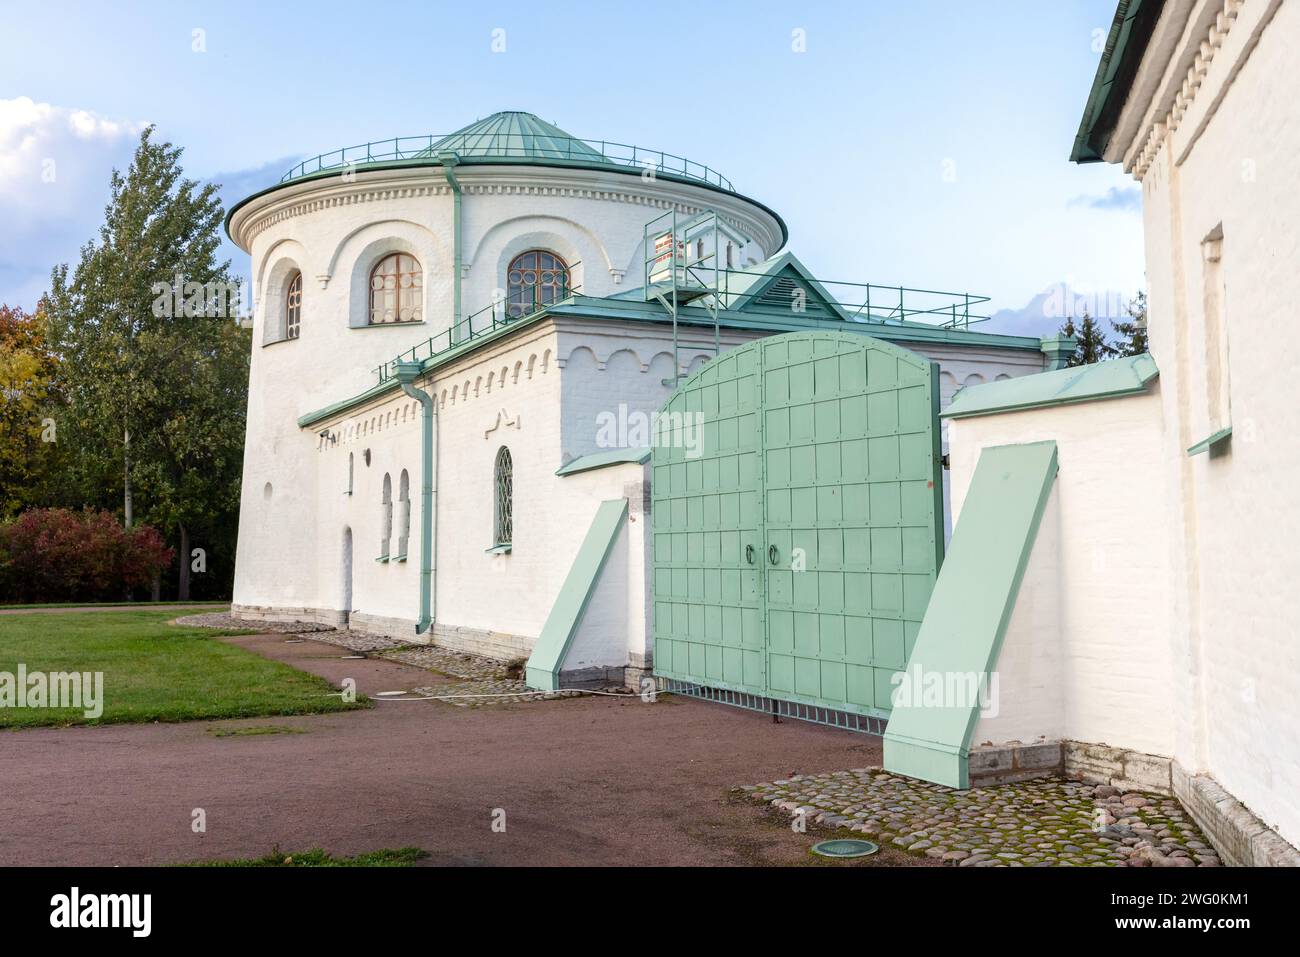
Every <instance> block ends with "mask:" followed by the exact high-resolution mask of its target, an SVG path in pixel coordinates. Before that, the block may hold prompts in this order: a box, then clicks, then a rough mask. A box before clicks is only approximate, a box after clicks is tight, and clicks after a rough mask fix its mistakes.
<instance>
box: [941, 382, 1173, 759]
mask: <svg viewBox="0 0 1300 957" xmlns="http://www.w3.org/2000/svg"><path fill="white" fill-rule="evenodd" d="M1161 422H1162V415H1161V396H1160V387H1159V386H1155V387H1154V388H1153V390H1152V391H1151V392H1150V393H1148V394H1144V395H1139V396H1134V397H1129V398H1123V399H1112V400H1108V401H1101V402H1088V403H1082V404H1079V405H1073V406H1052V407H1048V408H1044V409H1037V410H1026V411H1021V412H1008V413H1004V414H999V415H985V416H975V417H971V418H963V419H954V420H952V421H950V423H949V429H950V432H949V435H950V442H951V452H950V455H951V461H952V473H951V474H952V484H953V492H952V495H953V508H954V513H955V516H956V522H957V524H958V526H960V523H961V509H962V506H963V504H964V502H965V498H966V492H967V490H968V488H969V486H970V480H971V477H972V475H973V474H974V470H975V466H976V464H977V462H978V460H979V453H980V451H981V450H982V449H984V448H988V447H991V446H997V445H1013V444H1022V443H1028V442H1040V441H1043V440H1047V439H1051V440H1054V441H1055V442H1056V445H1057V464H1058V467H1059V472H1058V474H1057V476H1056V482H1055V487H1054V490H1053V493H1052V495H1053V498H1052V500H1051V502H1050V503H1049V508H1048V509H1047V511H1046V512H1045V514H1044V516H1043V521H1042V525H1041V526H1040V529H1039V536H1038V540H1037V541H1036V543H1035V545H1034V548H1033V551H1032V552H1031V557H1030V564H1029V565H1028V566H1027V569H1026V575H1025V580H1024V582H1023V583H1022V585H1021V589H1020V598H1019V599H1018V600H1017V604H1016V608H1015V611H1014V613H1013V616H1012V619H1011V621H1010V623H1009V626H1008V630H1007V635H1006V638H1005V641H1004V644H1003V648H1002V654H1001V656H1000V657H999V660H998V663H997V668H998V671H999V673H1000V676H999V687H1000V693H1001V694H1002V695H1003V696H1004V697H1005V699H1006V704H1007V707H1006V708H1005V709H1004V711H1003V713H1002V716H1001V717H1000V718H998V719H994V720H989V719H984V720H982V721H981V723H980V724H979V725H977V727H976V735H975V738H974V739H973V740H974V742H975V743H977V744H979V743H984V742H986V741H992V743H994V744H1000V743H1003V742H1005V741H1008V740H1012V739H1019V740H1021V741H1026V742H1027V741H1033V740H1036V739H1037V738H1038V737H1040V736H1045V737H1048V738H1062V737H1064V738H1068V739H1071V740H1077V741H1088V742H1097V743H1105V744H1108V745H1111V746H1112V747H1119V748H1129V749H1133V750H1137V751H1142V752H1146V753H1151V754H1160V755H1170V754H1172V753H1173V747H1174V722H1175V716H1174V704H1175V698H1174V692H1173V688H1174V680H1173V671H1174V661H1173V655H1172V651H1171V647H1170V633H1169V624H1168V613H1167V609H1168V606H1169V600H1170V594H1171V590H1172V583H1171V578H1172V575H1171V570H1170V564H1169V554H1168V550H1167V549H1166V548H1165V542H1167V540H1168V535H1169V531H1168V528H1169V505H1168V502H1167V500H1166V498H1165V496H1164V494H1163V488H1162V484H1161V478H1162V475H1163V471H1164V463H1163V456H1162V451H1161V441H1160V440H1161ZM1054 646H1055V647H1054ZM1053 660H1055V661H1059V675H1058V677H1057V679H1056V680H1055V681H1054V682H1052V681H1050V680H1048V676H1049V675H1050V672H1051V665H1050V662H1051V661H1053ZM1026 682H1028V683H1027V684H1026Z"/></svg>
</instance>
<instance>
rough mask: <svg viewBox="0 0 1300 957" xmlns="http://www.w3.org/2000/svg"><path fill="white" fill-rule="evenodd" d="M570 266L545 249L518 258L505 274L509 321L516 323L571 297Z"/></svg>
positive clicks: (530, 251)
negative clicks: (515, 321) (547, 306)
mask: <svg viewBox="0 0 1300 957" xmlns="http://www.w3.org/2000/svg"><path fill="white" fill-rule="evenodd" d="M569 289H570V287H569V266H568V263H566V262H565V261H564V260H563V259H561V258H560V257H559V256H557V255H555V253H548V252H547V251H546V250H544V249H530V250H528V252H526V253H521V254H520V255H518V256H516V257H515V258H514V260H513V261H512V262H511V263H510V269H509V270H507V272H506V317H507V318H509V319H517V318H519V317H520V316H527V315H529V314H531V313H534V312H536V311H537V310H538V309H541V308H543V307H545V306H546V305H548V304H549V303H552V302H559V301H560V300H561V299H563V298H565V297H566V296H568V295H569Z"/></svg>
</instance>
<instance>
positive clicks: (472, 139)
mask: <svg viewBox="0 0 1300 957" xmlns="http://www.w3.org/2000/svg"><path fill="white" fill-rule="evenodd" d="M444 150H445V151H449V152H457V153H461V154H462V155H461V162H463V163H473V162H475V160H479V161H481V160H482V159H485V158H486V159H489V160H492V161H503V162H504V161H508V160H509V159H511V158H518V159H552V160H565V161H569V162H575V163H582V162H589V163H595V164H600V165H604V166H615V167H624V168H629V169H635V170H639V171H653V172H655V173H666V174H671V175H674V176H681V177H684V178H685V179H691V180H696V181H697V182H701V183H707V184H708V185H710V186H716V187H718V188H720V189H725V190H726V191H727V192H730V193H734V192H735V191H736V189H735V187H734V186H732V185H731V180H729V179H727V178H726V177H725V176H723V175H722V174H721V173H719V172H718V171H717V170H715V169H713V168H712V167H709V166H705V165H704V164H703V163H697V162H695V161H694V160H690V159H687V158H686V157H684V156H675V155H674V154H672V153H665V152H664V151H663V150H652V149H646V148H645V147H643V146H631V145H628V144H626V143H611V142H610V141H608V140H583V139H579V138H578V137H576V136H540V135H535V134H531V133H471V134H463V135H459V136H458V135H456V134H450V135H443V136H436V135H433V134H429V135H427V136H397V137H394V138H392V139H388V140H375V141H373V142H370V143H362V144H360V145H358V146H346V147H343V148H342V149H337V150H332V151H331V152H328V153H321V154H320V155H319V156H313V157H312V158H311V159H308V160H304V161H303V162H301V163H299V164H298V165H297V166H295V167H293V169H291V170H289V172H287V173H285V174H284V175H283V176H282V177H280V182H281V183H288V182H290V181H292V180H295V179H301V178H302V177H304V176H315V175H317V174H319V173H329V172H342V173H347V172H351V171H353V170H356V169H359V168H361V167H363V166H366V165H368V164H371V163H395V162H411V163H416V162H419V161H421V160H436V159H437V154H438V153H439V152H442V151H444Z"/></svg>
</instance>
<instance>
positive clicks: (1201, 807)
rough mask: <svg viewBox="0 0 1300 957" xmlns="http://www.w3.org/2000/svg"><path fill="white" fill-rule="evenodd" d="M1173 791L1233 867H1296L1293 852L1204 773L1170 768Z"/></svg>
mask: <svg viewBox="0 0 1300 957" xmlns="http://www.w3.org/2000/svg"><path fill="white" fill-rule="evenodd" d="M1172 779H1173V793H1174V796H1175V797H1177V798H1178V800H1179V801H1181V802H1182V804H1183V807H1185V808H1187V812H1188V813H1189V814H1191V816H1192V820H1194V821H1195V822H1196V825H1197V827H1199V828H1200V829H1201V830H1202V831H1204V832H1205V833H1206V835H1207V836H1208V837H1209V838H1210V840H1211V841H1212V842H1213V843H1214V846H1215V847H1216V848H1218V850H1219V853H1220V854H1221V855H1222V856H1223V859H1224V861H1225V862H1227V863H1228V864H1231V865H1233V866H1235V867H1300V851H1297V850H1296V849H1295V848H1294V847H1292V846H1291V845H1290V844H1289V843H1287V841H1286V840H1285V839H1284V838H1283V837H1282V836H1281V835H1280V834H1278V833H1277V832H1276V831H1274V830H1273V829H1272V828H1270V827H1269V826H1268V825H1267V824H1265V823H1264V822H1263V821H1261V820H1260V819H1259V818H1257V817H1255V815H1254V814H1251V813H1250V810H1249V809H1248V808H1246V807H1245V805H1243V804H1242V803H1241V802H1240V801H1238V800H1237V799H1236V798H1234V797H1233V796H1232V795H1231V794H1229V793H1228V792H1227V791H1225V790H1224V789H1223V788H1222V787H1220V786H1219V784H1218V782H1217V781H1215V780H1214V778H1212V777H1210V776H1209V775H1208V774H1188V773H1187V771H1185V770H1184V769H1183V767H1182V765H1180V764H1178V763H1176V762H1175V763H1174V765H1173V770H1172Z"/></svg>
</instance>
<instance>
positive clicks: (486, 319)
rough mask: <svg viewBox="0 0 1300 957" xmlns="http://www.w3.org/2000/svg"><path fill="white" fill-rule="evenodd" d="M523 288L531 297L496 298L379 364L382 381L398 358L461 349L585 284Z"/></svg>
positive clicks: (393, 372)
mask: <svg viewBox="0 0 1300 957" xmlns="http://www.w3.org/2000/svg"><path fill="white" fill-rule="evenodd" d="M581 265H582V263H581V262H575V263H572V264H571V265H570V266H569V270H570V272H569V275H570V276H571V275H572V270H573V269H575V268H577V267H578V266H581ZM524 289H525V290H528V292H527V293H526V295H527V296H528V297H529V298H521V297H520V296H515V297H509V298H504V299H496V300H493V301H492V302H491V303H489V304H488V305H486V306H484V307H483V308H482V309H480V310H479V311H478V312H475V313H472V314H470V315H468V316H466V317H465V318H464V319H462V320H461V321H460V322H458V323H456V324H455V325H453V326H451V327H450V328H448V329H447V330H445V331H444V332H440V333H439V334H438V335H436V336H431V337H430V338H428V339H426V340H425V341H424V342H420V343H416V344H415V345H414V346H412V347H411V348H410V349H407V350H406V351H405V352H403V353H402V354H401V355H398V356H394V357H393V358H392V359H390V360H389V361H387V362H385V363H383V364H382V365H380V366H376V367H375V370H374V372H375V375H376V376H377V377H378V378H379V384H380V385H383V384H384V383H385V382H388V381H389V380H390V379H395V378H396V377H397V363H399V362H424V361H427V360H429V359H432V358H433V357H434V356H439V355H442V354H443V353H444V352H450V351H451V350H452V349H458V348H460V347H461V346H463V345H465V343H467V342H472V341H474V340H475V339H481V338H482V337H483V336H487V335H491V334H492V333H494V332H496V331H497V330H498V329H504V328H505V327H506V326H509V325H512V324H513V323H516V322H518V321H519V320H520V319H523V318H525V317H527V316H531V315H533V314H535V313H538V312H542V311H543V310H545V309H546V308H547V307H548V306H554V305H558V304H559V303H561V302H564V301H565V300H567V299H571V298H572V297H573V296H574V294H575V293H577V292H580V291H581V290H582V286H581V285H571V284H570V283H569V281H568V280H567V279H564V280H563V281H562V282H561V284H560V286H559V288H558V289H553V288H547V287H543V286H540V285H530V286H525V287H524Z"/></svg>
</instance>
